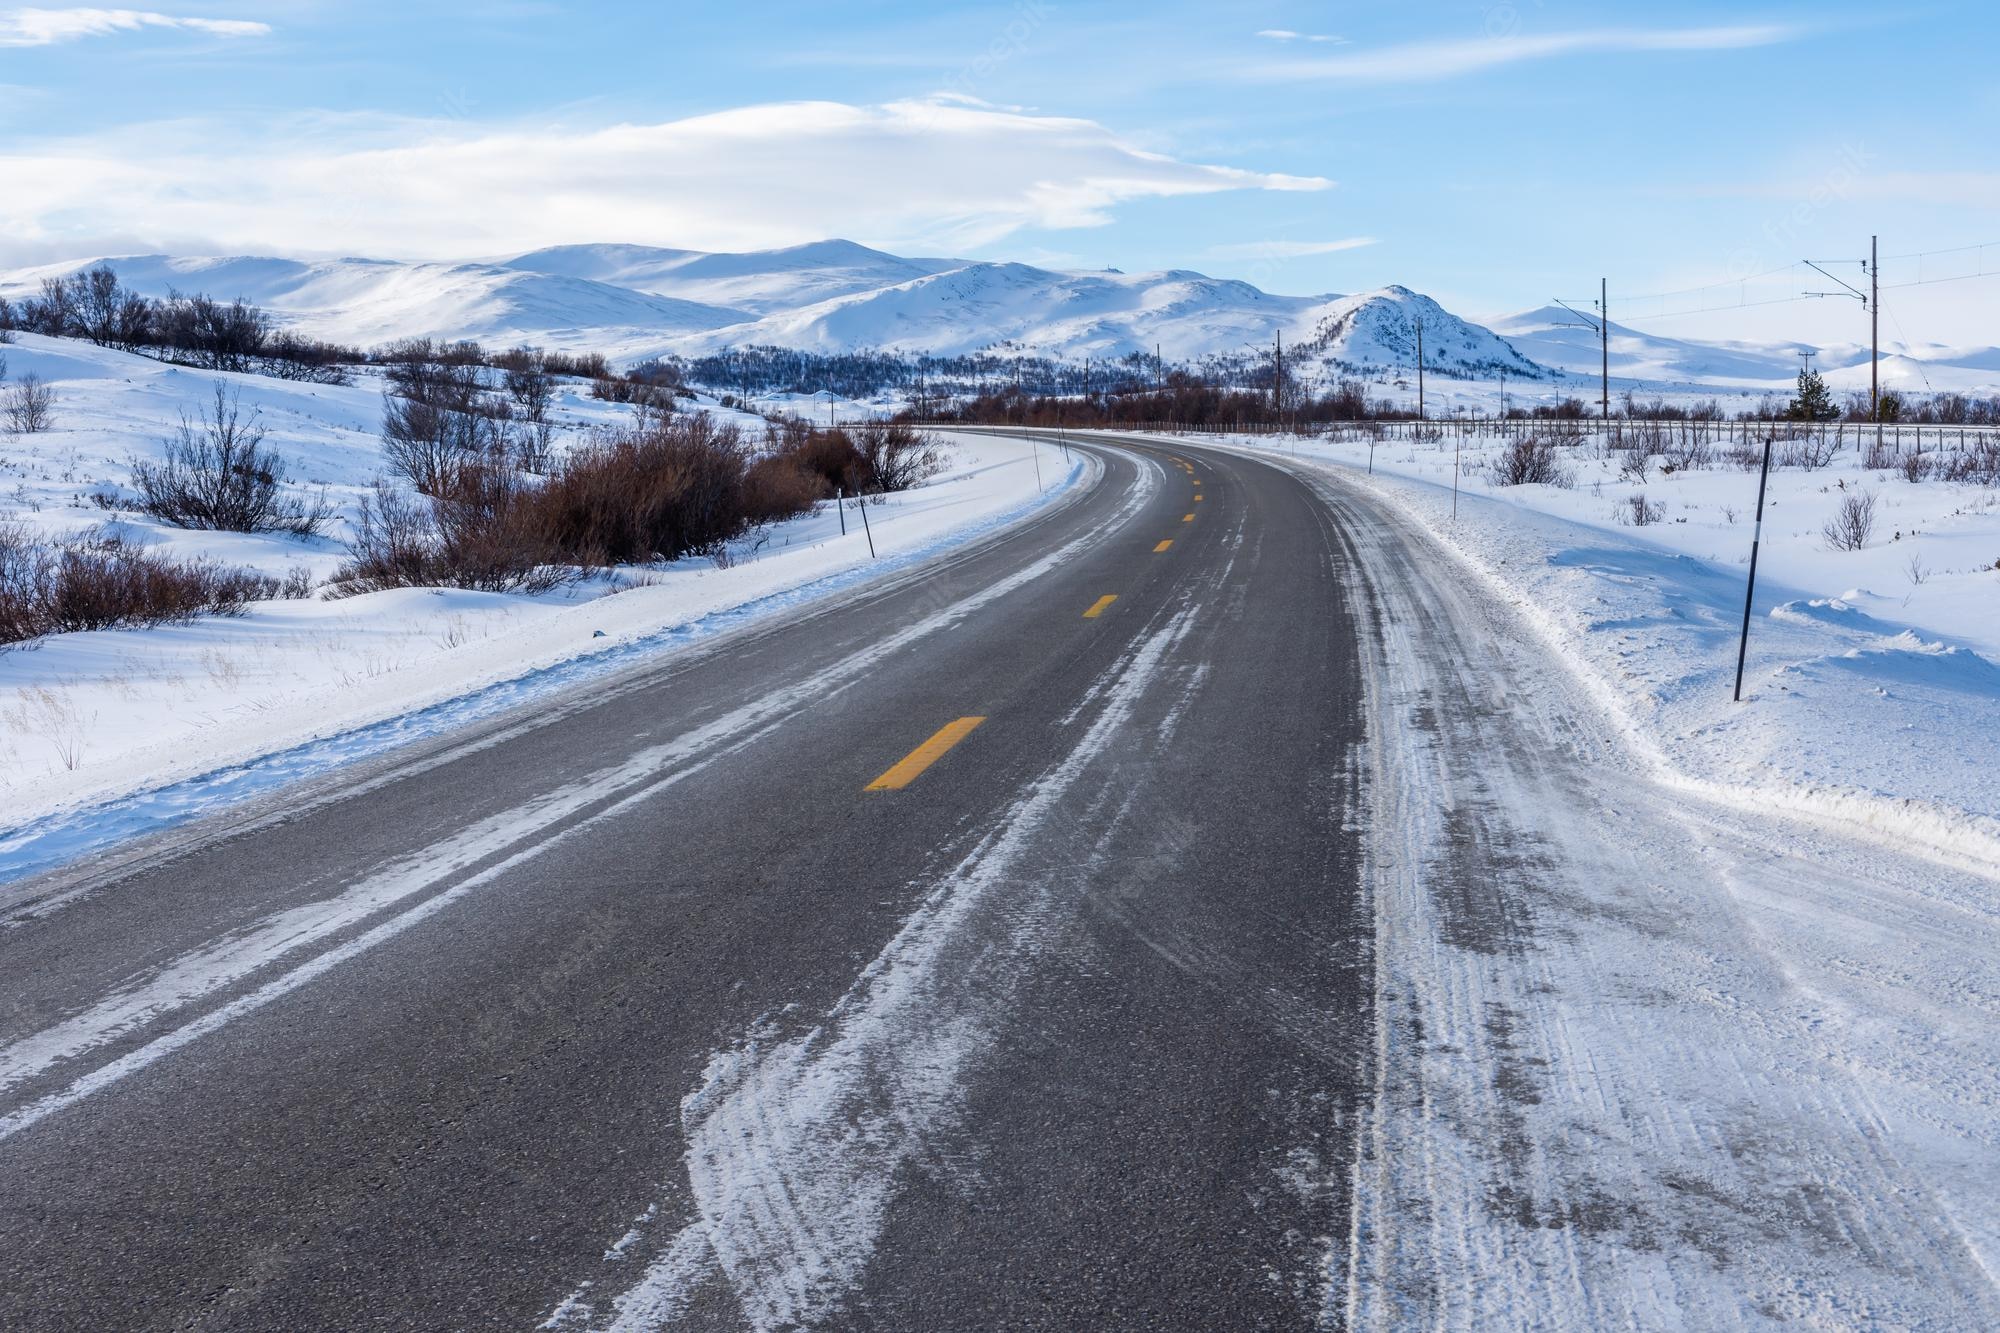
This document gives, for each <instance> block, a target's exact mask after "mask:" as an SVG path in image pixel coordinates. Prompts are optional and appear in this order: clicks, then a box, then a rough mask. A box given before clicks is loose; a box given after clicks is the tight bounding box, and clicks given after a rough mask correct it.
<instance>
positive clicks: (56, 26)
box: [0, 9, 271, 46]
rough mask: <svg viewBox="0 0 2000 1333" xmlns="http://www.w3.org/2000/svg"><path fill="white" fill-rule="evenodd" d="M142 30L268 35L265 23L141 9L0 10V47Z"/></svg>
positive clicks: (247, 35) (232, 35)
mask: <svg viewBox="0 0 2000 1333" xmlns="http://www.w3.org/2000/svg"><path fill="white" fill-rule="evenodd" d="M145 28H181V29H184V30H187V31H192V32H205V33H208V34H209V35H210V36H213V37H267V36H269V35H270V32H271V25H270V24H268V23H253V22H250V21H248V20H245V19H199V18H180V17H177V16H175V15H172V14H156V13H153V12H151V11H150V10H144V9H8V10H0V46H54V45H55V44H56V43H58V42H73V41H77V40H79V39H80V38H84V37H102V36H106V35H107V34H111V33H120V32H138V31H140V30H142V29H145Z"/></svg>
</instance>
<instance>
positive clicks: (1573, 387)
mask: <svg viewBox="0 0 2000 1333" xmlns="http://www.w3.org/2000/svg"><path fill="white" fill-rule="evenodd" d="M87 262H96V261H83V262H78V263H69V264H54V265H47V266H44V267H41V268H33V269H21V270H17V271H15V272H11V273H0V296H5V297H9V298H19V297H22V296H26V295H32V294H33V293H34V292H35V291H36V290H37V289H38V288H39V287H40V284H41V281H42V279H43V278H45V277H51V276H61V275H63V274H66V273H69V272H72V271H74V270H76V269H78V268H81V267H84V266H85V263H87ZM105 262H108V263H110V264H111V265H112V267H113V268H115V269H116V270H117V271H118V274H119V276H120V277H121V278H122V279H123V280H124V281H125V282H126V283H127V284H128V285H130V286H132V287H134V288H136V289H137V290H139V291H142V292H146V293H148V294H150V295H164V294H165V293H166V292H167V291H168V290H170V289H171V290H178V291H183V292H205V293H207V294H208V295H210V296H215V297H219V298H222V299H230V298H234V297H238V296H241V297H244V298H246V299H248V300H251V301H254V302H256V303H257V304H258V305H260V306H263V307H264V308H266V309H267V310H270V311H272V312H273V313H274V314H276V315H277V316H278V317H279V318H281V319H283V320H285V321H286V322H288V323H290V324H292V325H293V326H295V327H297V328H298V329H300V330H301V331H302V332H306V333H309V334H312V335H314V336H316V337H322V338H328V339H332V340H335V341H338V342H343V343H350V344H359V345H362V346H374V345H377V344H379V343H383V342H386V341H389V340H391V339H394V338H403V337H418V336H428V337H436V338H475V339H478V340H479V341H481V342H484V343H487V344H489V345H495V346H506V345H511V344H514V343H520V342H533V343H539V344H542V345H545V346H550V347H558V348H564V349H567V350H572V351H597V352H603V353H605V354H606V355H608V356H610V357H612V358H613V359H614V360H619V361H626V362H629V361H635V360H639V359H642V358H645V357H649V356H657V355H661V354H668V353H679V354H684V355H686V354H700V353H706V352H714V351H719V350H721V349H724V348H728V347H748V346H756V345H775V346H784V347H797V348H805V349H811V350H814V351H821V352H847V351H858V350H866V349H881V350H894V351H904V352H932V353H938V354H947V355H949V354H963V353H970V352H981V351H995V352H999V353H1001V354H1003V355H1007V354H1014V355H1035V356H1047V357H1058V358H1067V359H1072V360H1075V359H1081V358H1085V357H1094V358H1117V357H1124V356H1129V355H1131V354H1133V353H1140V354H1151V353H1152V352H1153V351H1154V349H1155V348H1157V349H1158V350H1159V351H1161V352H1162V353H1164V354H1165V356H1166V357H1167V358H1168V359H1170V360H1173V361H1183V362H1186V361H1200V360H1202V359H1205V358H1209V357H1228V356H1241V355H1251V356H1261V355H1262V354H1263V353H1264V350H1265V349H1266V348H1268V347H1270V345H1271V343H1272V341H1273V339H1275V338H1277V337H1280V336H1282V337H1283V338H1284V341H1285V346H1286V348H1287V351H1288V361H1289V362H1290V364H1291V365H1292V366H1293V367H1295V368H1298V369H1300V370H1302V372H1303V374H1304V377H1305V378H1307V379H1309V380H1311V379H1318V380H1321V381H1322V382H1324V381H1329V380H1332V379H1335V378H1339V377H1344V376H1349V375H1354V376H1359V377H1362V378H1365V379H1372V380H1375V381H1377V382H1381V381H1384V380H1388V379H1391V378H1393V379H1396V380H1402V379H1405V378H1409V377H1413V375H1414V372H1415V368H1416V361H1417V358H1416V326H1417V324H1418V323H1419V322H1421V323H1422V325H1423V328H1424V366H1425V368H1426V370H1427V371H1428V372H1429V373H1430V374H1431V375H1432V376H1433V377H1435V378H1437V379H1440V380H1442V379H1457V380H1462V381H1472V382H1476V383H1478V384H1484V385H1488V386H1491V385H1495V384H1497V383H1499V382H1501V381H1506V382H1509V383H1514V384H1520V385H1522V386H1523V387H1524V390H1525V387H1526V386H1527V385H1528V384H1531V383H1538V384H1541V385H1543V386H1546V388H1547V389H1557V388H1560V389H1561V390H1562V391H1564V392H1569V391H1579V392H1580V391H1581V388H1582V384H1581V382H1588V381H1594V380H1595V379H1596V377H1597V374H1598V368H1599V361H1598V357H1599V352H1598V342H1597V336H1596V334H1595V332H1594V331H1592V330H1590V329H1587V328H1583V327H1579V325H1580V323H1581V321H1580V320H1578V319H1577V317H1575V316H1573V315H1571V314H1570V313H1569V312H1568V311H1566V310H1563V309H1561V308H1560V307H1556V306H1548V307H1543V308H1541V309H1538V310H1530V311H1526V312H1524V313H1522V314H1518V315H1513V316H1510V317H1508V318H1505V319H1501V320H1496V321H1493V322H1492V323H1491V325H1490V326H1486V325H1481V324H1478V323H1475V322H1472V321H1470V320H1466V319H1462V318H1460V317H1459V316H1457V315H1454V314H1452V313H1451V312H1450V311H1448V310H1446V309H1444V308H1443V307H1442V306H1440V305H1439V304H1438V303H1437V302H1436V301H1434V300H1432V299H1431V298H1429V297H1427V296H1423V295H1421V294H1419V293H1417V292H1413V291H1411V290H1409V289H1408V288H1406V287H1385V288H1382V289H1381V290H1379V291H1372V292H1363V293H1359V294H1355V295H1346V296H1335V295H1322V296H1278V295H1273V294H1272V293H1269V292H1264V291H1260V290H1259V289H1257V288H1256V287H1253V286H1251V285H1250V284H1249V283H1246V282H1238V281H1233V280H1230V279H1224V278H1212V277H1208V276H1206V275H1204V274H1201V273H1195V272H1191V271H1188V270H1185V269H1171V270H1168V271H1165V272H1159V273H1121V272H1118V271H1116V270H1109V269H1107V270H1101V271H1090V272H1080V271H1062V270H1055V269H1046V268H1038V267H1035V266H1033V265H1029V264H1013V263H998V262H989V261H983V260H965V259H949V258H908V257H904V256H899V255H893V254H888V253H886V252H884V251H881V250H871V249H869V248H868V247H866V246H862V245H856V244H855V243H853V242H851V241H841V240H831V241H819V242H815V243H813V244H811V245H799V246H791V247H788V248H785V249H779V250H757V251H748V252H744V253H710V252H706V251H700V250H673V249H662V248H659V247H655V246H644V245H567V246H558V247H555V248H552V249H546V250H535V251H531V252H529V253H527V254H522V255H513V256H503V257H499V258H494V259H489V260H484V261H478V262H470V263H457V264H445V263H423V264H419V263H402V262H398V261H393V260H382V259H365V258H355V259H331V260H315V261H301V260H294V259H280V258H270V257H262V256H235V257H229V258H193V257H176V256H169V255H137V256H124V257H113V258H110V259H108V260H107V261H105ZM1803 350H1806V349H1805V347H1804V345H1803V344H1797V343H1770V344H1753V343H1705V342H1697V341H1693V340H1688V339H1678V338H1673V337H1668V336H1663V335H1661V334H1656V333H1649V332H1645V331H1643V330H1639V329H1635V328H1632V327H1629V326H1626V325H1621V324H1613V326H1612V339H1611V373H1612V376H1613V378H1614V380H1616V381H1617V382H1618V383H1617V384H1616V385H1614V388H1616V389H1621V390H1622V389H1623V388H1625V387H1627V386H1637V387H1639V388H1641V389H1642V390H1646V391H1652V390H1658V389H1665V390H1667V391H1669V392H1675V391H1679V392H1700V393H1709V392H1722V393H1738V392H1741V393H1764V392H1779V391H1783V390H1784V388H1785V386H1786V385H1787V384H1788V383H1789V381H1790V380H1791V379H1792V377H1793V376H1795V375H1796V374H1797V373H1798V367H1799V353H1800V352H1801V351H1803ZM1813 350H1814V351H1815V353H1816V355H1817V357H1818V365H1819V366H1820V368H1821V369H1822V370H1823V371H1824V372H1825V373H1826V375H1827V378H1828V381H1829V382H1830V383H1831V384H1832V385H1833V387H1834V388H1835V389H1836V391H1841V392H1847V391H1852V390H1863V389H1865V388H1866V387H1867V384H1868V374H1869V353H1868V349H1866V348H1863V347H1855V346H1852V345H1843V346H1839V347H1826V348H1816V349H1813ZM1882 373H1883V383H1884V384H1885V385H1887V386H1889V387H1892V388H1899V389H1904V390H1906V391H1911V392H1918V393H1921V392H1925V391H1927V390H1932V389H1937V390H1944V389H1955V390H1960V391H1977V392H1991V391H1992V386H1994V385H1995V384H1996V383H2000V349H1994V348H1951V347H1931V346H1925V347H1914V348H1898V349H1896V350H1895V352H1894V353H1893V354H1891V355H1888V356H1885V358H1884V361H1883V366H1882ZM1526 391H1529V392H1532V390H1526Z"/></svg>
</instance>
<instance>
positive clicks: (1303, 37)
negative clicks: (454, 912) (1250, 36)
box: [1257, 28, 1347, 46]
mask: <svg viewBox="0 0 2000 1333" xmlns="http://www.w3.org/2000/svg"><path fill="white" fill-rule="evenodd" d="M1257 35H1258V36H1259V37H1262V38H1263V39H1264V40H1265V41H1267V42H1332V43H1334V44H1336V45H1339V46H1345V45H1347V39H1346V38H1345V37H1335V36H1333V35H1332V34H1330V33H1324V32H1293V31H1292V30H1291V29H1290V28H1265V29H1263V30H1262V31H1261V32H1259V33H1258V34H1257Z"/></svg>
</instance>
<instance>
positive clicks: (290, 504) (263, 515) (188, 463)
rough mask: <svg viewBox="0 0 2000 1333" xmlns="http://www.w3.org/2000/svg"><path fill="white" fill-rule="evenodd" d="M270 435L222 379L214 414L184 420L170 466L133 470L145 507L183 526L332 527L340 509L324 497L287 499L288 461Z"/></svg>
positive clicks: (305, 530) (308, 531)
mask: <svg viewBox="0 0 2000 1333" xmlns="http://www.w3.org/2000/svg"><path fill="white" fill-rule="evenodd" d="M264 437H265V430H264V428H263V426H262V425H260V424H259V423H258V421H257V415H256V413H255V412H254V411H253V412H252V413H251V414H250V416H249V418H248V419H245V417H244V415H243V409H242V404H241V402H240V401H239V398H238V395H237V394H235V393H232V392H230V391H229V390H228V389H227V388H226V387H225V386H224V385H223V384H222V383H221V382H220V381H217V383H216V385H215V400H214V405H213V407H212V408H211V409H210V410H208V411H205V412H199V413H197V414H196V415H195V416H193V417H189V416H188V415H187V414H186V413H185V412H183V413H182V414H181V424H180V430H179V431H178V432H177V433H176V435H175V437H174V438H173V439H171V440H168V441H167V446H166V457H165V459H164V461H162V462H159V463H151V462H145V461H136V462H134V463H133V464H132V484H133V485H134V486H135V487H137V488H138V491H139V508H140V509H141V510H143V511H144V512H145V513H148V514H151V515H152V516H153V517H154V518H157V519H159V520H161V521H162V522H166V523H171V524H173V525H174V526H175V527H178V528H197V529H202V530H205V531H214V532H284V533H290V534H291V535H293V536H295V537H311V536H315V535H317V534H318V533H320V532H321V531H323V530H324V529H325V527H326V525H327V524H328V523H329V522H331V521H332V518H333V506H332V505H331V504H329V503H328V502H327V499H326V496H325V494H324V493H322V494H320V495H318V496H316V497H314V498H313V499H311V500H307V499H303V498H301V497H299V496H296V495H289V494H287V493H286V488H285V462H284V459H283V458H281V457H280V456H279V455H278V454H277V453H276V452H275V451H273V450H270V449H266V448H265V447H264Z"/></svg>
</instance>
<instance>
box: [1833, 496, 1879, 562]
mask: <svg viewBox="0 0 2000 1333" xmlns="http://www.w3.org/2000/svg"><path fill="white" fill-rule="evenodd" d="M1820 531H1821V533H1822V534H1824V535H1825V537H1826V544H1827V546H1828V548H1830V549H1832V550H1835V551H1859V550H1861V549H1862V548H1863V547H1865V546H1867V545H1868V539H1869V537H1870V536H1872V535H1873V534H1874V532H1875V497H1874V495H1873V494H1871V493H1869V492H1865V491H1855V492H1853V493H1852V494H1850V495H1848V496H1846V497H1845V498H1844V499H1842V500H1841V502H1840V511H1839V512H1838V513H1836V514H1835V515H1834V516H1833V518H1832V519H1831V520H1830V521H1829V522H1828V523H1827V525H1826V526H1825V527H1824V528H1822V529H1820Z"/></svg>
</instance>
